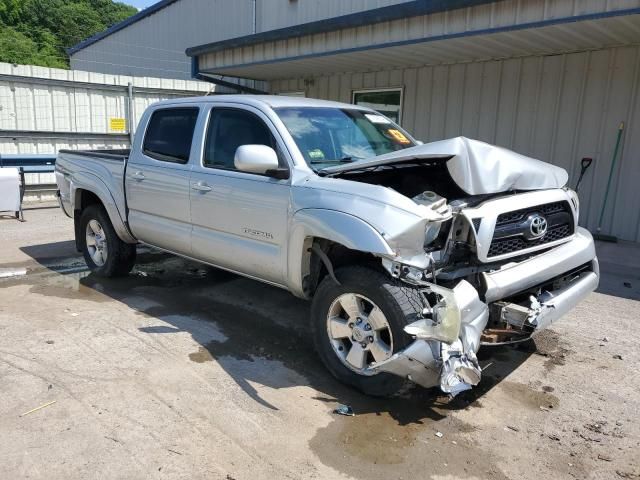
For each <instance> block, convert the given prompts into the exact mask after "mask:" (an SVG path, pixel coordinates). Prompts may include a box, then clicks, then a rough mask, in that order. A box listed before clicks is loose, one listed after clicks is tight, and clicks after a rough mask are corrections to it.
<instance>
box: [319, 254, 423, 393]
mask: <svg viewBox="0 0 640 480" xmlns="http://www.w3.org/2000/svg"><path fill="white" fill-rule="evenodd" d="M336 277H337V278H338V280H339V281H340V285H338V284H337V283H336V282H335V281H334V280H333V279H332V278H331V277H330V276H326V277H325V278H324V279H323V281H322V282H321V283H320V285H319V286H318V289H317V291H316V293H315V295H314V298H313V303H312V306H311V309H312V312H311V313H312V322H313V323H312V326H313V331H314V340H315V345H316V350H317V351H318V354H319V355H320V358H321V359H322V361H323V363H324V364H325V366H326V367H327V369H328V370H329V371H330V372H331V373H332V374H333V376H335V377H336V378H337V379H338V380H340V381H341V382H343V383H346V384H348V385H352V386H354V387H355V388H357V389H359V390H361V391H362V392H364V393H366V394H369V395H375V396H390V395H393V394H395V393H397V392H398V391H400V390H402V389H403V387H404V386H405V385H406V384H407V380H405V379H403V378H400V377H397V376H395V375H391V374H389V373H383V372H376V371H374V370H372V369H371V364H372V363H379V362H382V361H384V360H387V359H388V358H390V357H391V356H392V355H393V354H394V353H396V352H398V351H400V350H402V349H403V348H405V347H407V346H408V345H409V344H410V343H411V341H412V339H411V337H410V336H409V335H407V334H406V333H405V332H404V330H403V328H404V327H405V326H406V325H407V324H408V323H411V322H412V321H414V320H415V319H416V315H417V310H419V307H418V308H416V307H417V306H418V305H420V304H421V300H420V297H419V296H420V295H421V294H420V292H418V291H417V290H416V289H413V288H411V287H409V286H405V285H402V284H400V283H399V282H397V281H396V280H394V279H392V278H390V277H389V276H388V275H385V274H384V273H382V272H380V271H377V270H374V269H371V268H365V267H357V266H349V267H343V268H340V269H338V270H337V271H336Z"/></svg>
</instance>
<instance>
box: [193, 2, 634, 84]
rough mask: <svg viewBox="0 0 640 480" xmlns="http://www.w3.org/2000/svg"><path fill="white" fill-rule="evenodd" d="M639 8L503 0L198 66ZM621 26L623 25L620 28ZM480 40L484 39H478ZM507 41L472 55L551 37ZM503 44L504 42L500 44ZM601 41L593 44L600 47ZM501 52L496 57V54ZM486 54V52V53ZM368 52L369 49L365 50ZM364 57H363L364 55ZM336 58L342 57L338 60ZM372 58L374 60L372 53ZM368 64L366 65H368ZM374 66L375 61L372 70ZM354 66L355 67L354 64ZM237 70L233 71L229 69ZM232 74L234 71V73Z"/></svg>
mask: <svg viewBox="0 0 640 480" xmlns="http://www.w3.org/2000/svg"><path fill="white" fill-rule="evenodd" d="M636 7H640V0H503V1H499V2H494V3H491V4H487V5H481V6H474V7H468V8H462V9H458V10H452V11H447V12H441V13H435V14H431V15H422V16H416V17H413V18H408V19H402V20H394V21H388V22H381V23H377V24H375V25H369V26H364V27H356V28H343V29H340V30H337V31H335V32H330V33H322V34H316V35H309V36H305V37H299V38H291V39H287V40H279V41H272V42H266V43H264V44H259V45H256V46H252V47H242V48H236V49H232V50H229V51H221V52H214V53H210V54H204V55H201V56H200V57H199V62H200V68H201V69H202V70H206V69H216V68H217V69H220V68H223V67H229V66H234V65H244V64H249V63H254V62H265V61H274V60H277V59H286V58H290V57H296V56H305V55H312V54H319V53H322V52H334V51H339V50H346V49H352V48H366V47H371V46H374V45H380V44H385V43H389V42H398V41H407V40H417V39H429V38H434V37H439V36H442V35H452V34H462V33H469V32H477V31H482V30H485V29H489V28H500V27H506V26H514V25H524V24H529V23H533V22H540V21H549V20H553V19H557V18H565V17H572V16H579V15H586V14H594V13H602V12H612V11H617V10H623V9H629V8H636ZM617 28H620V29H622V26H617ZM620 33H621V34H622V35H621V38H616V33H615V32H610V31H608V29H606V28H605V29H604V31H600V32H599V36H601V37H603V38H605V41H604V45H607V46H614V45H620V44H624V43H626V41H627V39H628V37H629V36H636V37H637V34H638V32H637V28H636V27H635V26H629V27H626V28H625V31H622V30H620ZM478 41H482V38H480V39H479V40H478ZM504 41H505V40H504V39H500V40H499V41H494V42H489V43H487V44H482V45H475V48H476V49H477V50H482V51H480V52H479V54H476V55H474V56H473V57H472V58H484V59H488V58H497V57H504V56H509V55H508V54H502V53H501V50H504V49H505V48H507V47H509V49H510V50H514V51H524V52H527V51H529V52H531V51H535V50H536V49H537V50H539V46H540V45H539V44H540V43H549V42H551V40H550V39H548V38H547V36H545V35H540V36H538V37H537V38H535V39H527V40H524V39H519V38H518V34H517V33H515V34H514V35H513V36H512V37H510V38H509V39H508V40H507V41H508V42H510V43H511V45H504ZM553 41H555V42H557V43H558V45H553V44H551V45H549V47H548V48H547V47H545V50H546V51H555V50H556V48H554V47H558V48H557V49H559V50H563V48H562V47H563V46H567V45H568V46H569V48H564V51H566V50H568V49H571V46H572V45H573V44H578V45H581V46H582V45H587V46H588V45H589V44H590V39H589V38H580V37H579V35H578V37H576V36H574V35H572V32H571V29H567V31H563V32H561V33H560V34H559V35H558V37H557V38H555V39H553ZM500 43H503V44H502V45H501V44H500ZM602 45H603V43H602V42H600V41H599V42H598V43H597V44H596V45H595V46H596V47H598V46H602ZM472 46H474V45H473V43H472V42H471V43H470V44H469V42H468V43H467V44H461V45H457V44H456V43H455V42H451V43H449V44H446V43H441V44H438V46H437V48H434V49H433V51H429V52H428V54H429V55H430V56H433V57H434V61H433V62H431V61H429V62H426V61H422V62H420V58H421V57H424V55H425V53H424V52H421V53H419V54H418V53H416V52H411V51H405V52H402V51H397V50H394V51H393V52H389V53H388V55H393V56H396V57H397V56H402V55H404V56H405V57H406V58H403V59H402V63H403V64H404V65H411V64H420V63H422V64H425V63H447V62H450V61H451V59H452V58H453V60H458V59H462V58H461V55H462V56H464V55H465V52H464V50H465V49H467V48H470V47H472ZM496 50H498V52H497V53H498V55H497V54H496ZM483 52H484V53H483ZM365 53H366V52H365ZM360 56H361V58H364V57H363V55H362V54H361V53H360ZM356 60H357V59H353V58H345V59H344V63H346V64H349V63H350V62H354V61H356ZM332 61H334V62H336V61H338V58H336V59H333V60H332ZM372 61H375V58H373V57H372ZM365 65H366V64H365ZM374 68H376V67H375V65H372V69H374ZM354 69H355V68H354ZM231 72H233V70H231ZM230 74H233V73H230Z"/></svg>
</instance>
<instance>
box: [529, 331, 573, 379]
mask: <svg viewBox="0 0 640 480" xmlns="http://www.w3.org/2000/svg"><path fill="white" fill-rule="evenodd" d="M523 348H526V349H529V351H530V352H531V353H534V354H536V355H540V356H542V357H546V358H547V360H545V362H544V368H545V369H546V370H547V371H548V372H549V371H551V370H553V369H554V368H556V367H559V366H562V365H566V363H567V357H568V356H569V355H570V354H572V353H574V352H573V351H572V350H570V349H568V348H566V347H565V346H564V345H563V344H562V341H561V337H560V335H559V334H558V333H557V332H555V331H553V330H542V331H541V332H539V333H538V334H536V335H535V336H534V338H533V341H532V342H531V343H530V344H528V345H527V346H524V347H523Z"/></svg>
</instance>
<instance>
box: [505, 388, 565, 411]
mask: <svg viewBox="0 0 640 480" xmlns="http://www.w3.org/2000/svg"><path fill="white" fill-rule="evenodd" d="M500 388H501V389H502V390H503V391H504V392H506V393H507V394H508V395H509V398H512V399H513V400H515V401H517V402H518V403H520V404H522V405H523V406H525V407H528V408H531V409H534V410H538V409H540V408H543V409H554V408H558V406H560V400H559V399H558V397H556V396H555V395H552V394H551V393H549V392H546V391H539V390H535V389H533V388H531V387H530V386H529V385H525V384H523V383H516V382H507V381H504V382H502V383H501V384H500Z"/></svg>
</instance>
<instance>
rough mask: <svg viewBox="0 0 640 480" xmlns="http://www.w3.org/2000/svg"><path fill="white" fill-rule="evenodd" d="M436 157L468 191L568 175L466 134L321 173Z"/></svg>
mask: <svg viewBox="0 0 640 480" xmlns="http://www.w3.org/2000/svg"><path fill="white" fill-rule="evenodd" d="M438 158H441V159H442V160H443V161H446V162H447V169H448V171H449V174H450V175H451V178H452V179H453V180H454V182H455V183H456V184H457V185H458V186H459V187H460V188H461V189H462V190H464V191H465V192H466V193H468V194H469V195H482V194H490V193H500V192H507V191H510V190H542V189H547V188H561V187H563V186H565V185H566V183H567V180H568V178H569V176H568V174H567V171H566V170H565V169H564V168H560V167H556V166H555V165H551V164H549V163H545V162H542V161H540V160H536V159H534V158H530V157H526V156H524V155H520V154H519V153H516V152H512V151H511V150H507V149H506V148H502V147H497V146H495V145H491V144H488V143H485V142H481V141H479V140H472V139H470V138H466V137H456V138H451V139H448V140H441V141H438V142H432V143H427V144H425V145H418V146H416V147H411V148H407V149H404V150H400V151H397V152H393V153H389V154H386V155H381V156H378V157H375V159H373V160H370V161H364V162H356V163H352V164H348V165H343V166H339V167H333V168H327V169H325V170H323V173H325V174H328V175H335V174H339V173H341V172H347V171H350V170H359V169H362V168H367V167H374V166H378V165H388V164H393V163H397V162H402V161H409V160H419V159H425V160H426V159H432V160H433V159H438Z"/></svg>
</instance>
